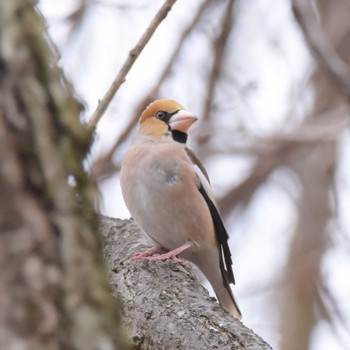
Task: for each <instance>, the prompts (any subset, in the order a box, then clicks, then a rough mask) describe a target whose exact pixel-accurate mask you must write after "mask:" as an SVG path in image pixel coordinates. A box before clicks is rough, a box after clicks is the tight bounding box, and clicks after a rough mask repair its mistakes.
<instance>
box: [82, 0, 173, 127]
mask: <svg viewBox="0 0 350 350" xmlns="http://www.w3.org/2000/svg"><path fill="white" fill-rule="evenodd" d="M175 2H176V0H166V1H165V2H164V4H163V5H162V7H161V8H160V9H159V11H158V12H157V14H156V15H155V17H154V18H153V20H152V22H151V24H150V25H149V26H148V28H147V29H146V31H145V32H144V33H143V35H142V36H141V38H140V40H139V41H138V43H137V44H136V46H135V47H134V48H133V49H132V50H131V51H130V52H129V56H128V58H127V59H126V61H125V62H124V64H123V66H122V68H121V69H120V71H119V73H118V74H117V76H116V78H115V79H114V81H113V83H112V85H111V86H110V88H109V89H108V91H107V92H106V94H105V96H104V97H103V98H102V100H101V101H100V102H99V104H98V106H97V108H96V110H95V112H94V113H93V114H92V116H91V118H90V120H89V123H88V126H89V128H90V129H92V130H94V129H95V128H96V125H97V123H98V122H99V120H100V119H101V117H102V115H103V113H104V112H105V111H106V109H107V107H108V105H109V104H110V103H111V101H112V99H113V97H114V95H115V94H116V92H117V91H118V89H119V88H120V86H121V85H122V84H123V83H124V81H125V77H126V75H127V74H128V72H129V71H130V69H131V67H132V66H133V65H134V63H135V61H136V60H137V58H138V57H139V55H140V54H141V52H142V51H143V49H144V48H145V46H146V45H147V43H148V42H149V40H150V39H151V37H152V36H153V34H154V32H155V31H156V29H157V28H158V26H159V24H160V23H161V22H162V21H163V19H164V18H165V17H166V16H167V14H168V12H169V11H170V10H171V8H172V6H173V5H174V3H175Z"/></svg>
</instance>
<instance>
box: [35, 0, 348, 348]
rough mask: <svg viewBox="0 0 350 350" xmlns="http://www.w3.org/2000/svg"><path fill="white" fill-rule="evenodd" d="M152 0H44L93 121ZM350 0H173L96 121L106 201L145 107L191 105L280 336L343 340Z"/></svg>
mask: <svg viewBox="0 0 350 350" xmlns="http://www.w3.org/2000/svg"><path fill="white" fill-rule="evenodd" d="M162 3H163V1H161V0H75V1H73V0H71V1H61V0H40V1H39V3H38V7H39V9H40V10H41V12H42V14H43V16H44V17H45V18H46V20H47V26H48V29H49V33H50V34H51V37H52V46H53V47H55V49H56V51H57V61H58V63H59V65H60V66H61V67H62V68H63V70H64V71H65V73H66V75H67V76H68V78H69V79H70V80H71V82H72V84H73V86H74V87H75V89H76V92H77V94H78V98H79V99H80V101H81V103H82V104H83V106H84V111H83V112H82V118H83V119H84V120H85V121H87V120H88V119H89V118H90V116H91V114H92V113H93V111H94V110H95V108H96V107H97V104H98V101H99V99H101V98H102V97H103V96H104V94H105V92H106V90H107V89H108V87H109V86H110V84H111V83H112V81H113V79H114V77H115V76H116V74H117V73H118V71H119V69H120V67H121V65H122V64H123V62H124V61H125V59H126V58H127V55H128V53H129V51H130V50H131V49H132V48H133V47H134V46H135V44H136V42H137V40H138V39H139V38H140V36H141V35H142V33H143V32H144V31H145V29H146V28H147V26H148V25H149V23H150V21H151V20H152V18H153V16H154V14H155V13H156V12H157V11H158V9H159V7H160V6H161V5H162ZM349 18H350V2H349V0H334V1H327V0H314V1H308V0H296V1H292V0H279V1H276V0H236V1H233V0H201V1H199V0H186V1H185V0H178V1H177V2H176V3H175V5H174V7H173V9H172V10H171V12H170V13H169V15H168V16H167V18H166V19H165V20H164V21H163V22H162V23H161V25H160V27H159V28H158V30H157V32H156V33H155V35H154V36H153V38H152V39H151V41H150V43H149V44H148V45H147V46H146V48H145V50H144V51H143V53H142V54H141V55H140V57H139V58H138V59H137V62H136V63H135V65H134V66H133V68H132V69H131V71H130V74H129V75H128V76H127V79H126V82H125V83H124V85H123V86H122V87H121V89H120V90H119V91H118V93H117V95H116V96H115V98H114V100H113V102H112V103H111V105H110V106H109V108H108V110H107V112H106V114H105V115H104V116H103V118H102V119H101V121H100V123H99V124H98V128H97V135H96V141H95V144H94V146H93V150H92V153H91V157H90V158H89V159H88V160H87V167H88V168H89V171H90V172H91V174H92V176H94V177H95V178H96V179H97V181H98V184H99V187H100V190H101V208H100V210H101V212H102V213H103V214H105V215H109V216H112V217H118V218H128V217H129V213H128V211H127V209H126V207H125V205H124V202H123V199H122V196H121V190H120V186H119V170H120V164H121V160H122V158H123V155H124V154H125V151H126V149H127V147H128V146H129V144H130V142H131V140H132V137H133V135H134V133H135V123H136V121H137V118H138V116H139V115H140V113H141V112H142V110H143V109H144V108H145V107H146V105H147V104H148V103H149V102H151V101H153V100H154V99H157V98H172V99H176V100H177V101H179V102H180V103H181V104H182V105H184V106H185V107H186V109H188V110H190V111H192V112H193V113H195V114H196V115H197V116H198V117H199V121H198V122H197V123H196V125H195V126H194V127H193V128H192V143H191V148H192V149H194V151H195V152H196V153H197V154H198V155H199V157H200V159H201V160H202V161H203V163H204V164H205V166H206V167H207V170H208V172H209V175H210V177H211V182H212V186H213V189H214V193H216V195H217V198H218V201H219V204H220V208H221V211H222V214H223V217H224V221H225V223H226V226H227V228H228V231H229V233H230V246H231V250H232V255H233V260H234V271H235V276H236V281H237V285H236V287H235V288H234V290H235V294H236V296H237V299H238V301H239V304H240V307H241V310H242V313H243V322H244V323H245V324H246V325H247V326H248V327H250V328H252V329H253V330H254V331H255V332H256V333H257V334H259V335H260V336H262V337H263V338H264V339H265V340H266V341H267V342H269V343H270V344H271V346H272V347H273V349H281V350H286V349H288V350H303V349H312V350H316V349H317V350H326V349H327V350H345V349H350V213H349V208H350V138H349V101H350V78H349V77H350V73H349V72H350V21H349Z"/></svg>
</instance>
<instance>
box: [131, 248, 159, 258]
mask: <svg viewBox="0 0 350 350" xmlns="http://www.w3.org/2000/svg"><path fill="white" fill-rule="evenodd" d="M164 251H165V250H164V249H163V248H161V247H154V248H151V249H148V250H147V251H146V252H143V253H141V252H136V253H135V254H134V255H133V257H132V258H131V260H139V259H144V258H147V257H149V256H152V255H153V254H156V253H159V254H161V253H164Z"/></svg>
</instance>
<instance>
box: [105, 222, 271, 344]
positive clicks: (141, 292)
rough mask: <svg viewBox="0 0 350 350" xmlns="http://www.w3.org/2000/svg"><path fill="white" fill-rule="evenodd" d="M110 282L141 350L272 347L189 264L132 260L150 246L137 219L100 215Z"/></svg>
mask: <svg viewBox="0 0 350 350" xmlns="http://www.w3.org/2000/svg"><path fill="white" fill-rule="evenodd" d="M101 233H102V235H103V236H104V250H105V256H106V259H107V262H108V264H109V266H110V270H111V282H112V285H113V287H114V290H115V293H116V294H117V295H118V297H119V298H120V299H121V301H122V304H123V306H122V308H123V314H124V322H125V324H126V328H127V329H128V332H129V335H130V337H131V338H132V340H133V341H134V343H135V344H136V346H137V348H138V349H157V350H160V349H167V350H172V349H198V350H202V349H220V350H224V349H271V348H270V346H269V345H268V344H267V343H265V342H264V341H263V340H262V339H261V338H260V337H259V336H257V335H256V334H255V333H253V331H251V330H250V329H248V328H247V327H245V326H244V325H243V324H242V323H241V322H240V321H238V320H236V319H235V318H233V317H232V316H231V315H229V314H228V313H227V312H226V311H224V310H223V309H222V308H221V307H220V306H219V304H218V303H217V302H215V301H214V299H213V298H211V297H210V296H209V294H208V292H207V291H206V290H205V288H204V287H202V286H201V285H200V283H199V282H198V280H197V278H196V275H195V273H194V270H193V268H192V267H191V265H190V263H188V266H186V267H183V266H181V265H179V264H177V263H174V262H173V261H166V262H149V261H130V258H131V257H132V255H133V254H134V253H135V252H136V251H144V250H146V249H148V248H150V247H151V246H150V244H149V243H148V241H147V239H146V238H145V235H144V234H143V233H142V232H141V231H140V229H139V228H138V227H137V226H136V225H135V224H134V222H133V221H132V220H119V219H111V218H107V217H101Z"/></svg>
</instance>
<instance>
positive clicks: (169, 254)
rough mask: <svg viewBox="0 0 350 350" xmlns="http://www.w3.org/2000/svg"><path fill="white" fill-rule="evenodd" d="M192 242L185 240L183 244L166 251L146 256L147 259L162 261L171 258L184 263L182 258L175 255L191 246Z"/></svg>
mask: <svg viewBox="0 0 350 350" xmlns="http://www.w3.org/2000/svg"><path fill="white" fill-rule="evenodd" d="M192 245H193V243H192V241H187V242H186V243H185V244H183V245H181V246H180V247H178V248H176V249H173V250H171V251H169V252H167V253H164V254H161V255H158V256H152V257H148V258H146V259H147V260H153V261H164V260H168V259H170V260H173V261H176V262H178V263H180V264H182V265H184V264H185V263H186V261H185V260H183V259H179V258H178V257H177V255H179V254H180V253H182V252H183V251H184V250H186V249H188V248H190V247H192Z"/></svg>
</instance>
